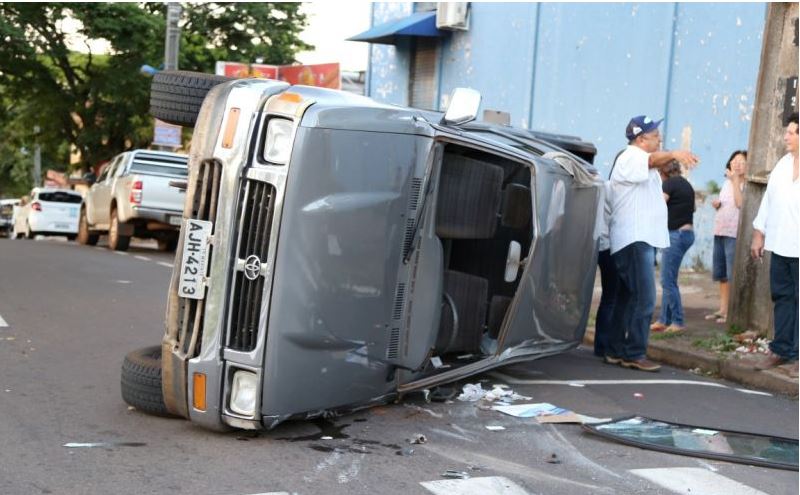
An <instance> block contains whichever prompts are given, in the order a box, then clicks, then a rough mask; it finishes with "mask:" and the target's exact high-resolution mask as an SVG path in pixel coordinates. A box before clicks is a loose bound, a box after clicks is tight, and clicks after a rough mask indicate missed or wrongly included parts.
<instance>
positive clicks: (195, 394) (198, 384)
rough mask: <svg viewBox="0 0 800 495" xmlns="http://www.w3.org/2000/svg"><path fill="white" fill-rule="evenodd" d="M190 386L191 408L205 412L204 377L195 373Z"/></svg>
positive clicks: (202, 374)
mask: <svg viewBox="0 0 800 495" xmlns="http://www.w3.org/2000/svg"><path fill="white" fill-rule="evenodd" d="M192 381H193V386H192V407H194V408H195V409H197V410H198V411H205V410H206V375H205V374H204V373H195V374H194V375H193V380H192Z"/></svg>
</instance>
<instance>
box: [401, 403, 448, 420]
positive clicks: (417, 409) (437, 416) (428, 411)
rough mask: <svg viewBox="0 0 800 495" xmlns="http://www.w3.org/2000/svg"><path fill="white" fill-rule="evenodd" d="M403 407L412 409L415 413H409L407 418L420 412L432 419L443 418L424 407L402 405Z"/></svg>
mask: <svg viewBox="0 0 800 495" xmlns="http://www.w3.org/2000/svg"><path fill="white" fill-rule="evenodd" d="M403 406H404V407H407V408H408V409H413V410H414V411H416V412H415V413H411V414H410V415H409V416H413V415H414V414H419V413H421V412H424V413H426V414H429V415H431V416H433V417H434V418H438V419H441V418H443V417H444V416H443V415H442V414H441V413H437V412H435V411H431V410H430V409H426V408H424V407H420V406H418V405H416V404H403Z"/></svg>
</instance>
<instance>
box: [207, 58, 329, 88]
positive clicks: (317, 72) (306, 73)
mask: <svg viewBox="0 0 800 495" xmlns="http://www.w3.org/2000/svg"><path fill="white" fill-rule="evenodd" d="M216 73H217V75H220V76H228V77H264V78H267V79H277V80H279V81H286V82H288V83H289V84H302V85H305V86H318V87H321V88H330V89H341V87H342V78H341V75H340V72H339V64H338V63H333V64H314V65H265V64H249V65H248V64H243V63H239V62H217V68H216Z"/></svg>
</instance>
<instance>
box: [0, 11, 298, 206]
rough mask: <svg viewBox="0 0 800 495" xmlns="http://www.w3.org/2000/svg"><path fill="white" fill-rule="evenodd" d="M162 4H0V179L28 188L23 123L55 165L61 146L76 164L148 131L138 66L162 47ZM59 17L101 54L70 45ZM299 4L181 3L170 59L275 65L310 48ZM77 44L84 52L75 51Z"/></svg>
mask: <svg viewBox="0 0 800 495" xmlns="http://www.w3.org/2000/svg"><path fill="white" fill-rule="evenodd" d="M165 11H166V5H165V4H163V3H139V4H136V3H0V42H2V44H3V48H2V49H0V113H2V115H1V116H0V132H2V133H3V136H4V139H3V143H2V144H0V152H3V151H4V152H6V153H2V155H3V157H2V158H0V188H2V189H8V188H9V186H8V185H6V187H3V185H4V184H6V183H8V184H13V185H14V186H13V189H14V190H17V189H20V188H21V189H25V188H27V187H29V182H30V181H29V179H27V178H28V177H30V173H29V172H27V173H21V172H20V171H21V170H24V169H26V167H27V170H30V168H29V167H30V165H29V164H28V165H24V164H25V163H26V161H27V163H30V161H31V159H30V157H28V158H27V159H26V156H25V155H24V153H23V151H21V150H23V149H24V148H26V147H27V148H31V147H32V143H33V127H34V126H39V127H40V128H41V132H40V133H39V135H38V136H37V139H38V141H39V142H40V143H41V145H42V147H43V169H47V168H55V169H58V170H64V169H65V168H66V164H67V163H68V162H69V153H70V150H71V149H74V150H77V151H79V152H80V156H81V163H79V164H78V165H79V166H80V167H82V168H83V167H86V166H87V165H95V164H98V163H100V162H102V161H105V160H107V159H108V158H110V157H112V156H114V155H115V154H117V153H119V152H121V151H124V150H127V149H132V148H138V147H146V146H147V145H149V144H150V141H151V139H152V119H151V118H150V117H149V115H148V114H147V112H148V106H149V86H150V81H149V79H148V78H147V77H146V76H144V75H142V74H141V73H140V71H139V68H140V67H141V66H142V65H143V64H150V65H156V66H158V65H160V64H161V61H162V60H163V56H164V30H165ZM65 21H77V25H78V26H79V28H78V31H77V33H78V34H79V35H80V36H82V37H84V38H85V39H87V40H105V41H107V42H108V44H109V46H110V50H108V52H107V53H92V52H91V51H90V50H89V44H88V43H87V44H86V49H85V50H82V51H81V52H78V51H75V50H73V49H71V47H72V45H71V43H70V39H69V38H70V35H69V34H68V33H65V25H66V24H67V22H65ZM306 23H307V21H306V17H305V15H304V14H303V13H302V12H301V11H300V5H299V4H285V3H253V4H249V3H236V4H229V3H202V4H184V13H183V16H182V25H181V28H182V32H181V42H180V57H179V66H180V68H181V69H184V70H196V71H202V72H213V70H214V64H215V62H216V61H217V60H230V61H239V62H252V61H255V60H256V59H257V58H261V59H263V61H264V62H265V63H275V64H284V63H292V62H293V61H294V54H295V53H297V52H298V51H300V50H307V49H310V48H312V47H310V46H309V45H306V44H305V43H303V42H302V41H300V39H299V34H300V32H301V31H302V29H303V28H304V27H305V25H306ZM82 52H86V53H82Z"/></svg>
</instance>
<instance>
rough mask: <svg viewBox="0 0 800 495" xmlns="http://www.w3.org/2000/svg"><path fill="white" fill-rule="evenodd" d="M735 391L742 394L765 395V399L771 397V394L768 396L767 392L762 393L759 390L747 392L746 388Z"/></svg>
mask: <svg viewBox="0 0 800 495" xmlns="http://www.w3.org/2000/svg"><path fill="white" fill-rule="evenodd" d="M736 390H738V391H739V392H741V393H743V394H753V395H766V396H767V397H772V394H770V393H769V392H762V391H760V390H748V389H746V388H737V389H736Z"/></svg>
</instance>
